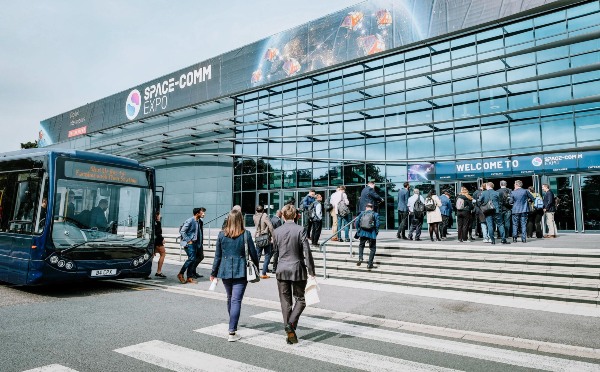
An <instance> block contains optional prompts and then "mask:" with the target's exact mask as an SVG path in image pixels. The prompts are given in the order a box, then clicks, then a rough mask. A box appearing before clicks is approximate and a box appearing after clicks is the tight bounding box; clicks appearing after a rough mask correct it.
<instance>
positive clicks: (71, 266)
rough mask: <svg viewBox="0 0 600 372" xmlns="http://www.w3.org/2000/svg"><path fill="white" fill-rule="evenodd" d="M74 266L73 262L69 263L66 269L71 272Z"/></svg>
mask: <svg viewBox="0 0 600 372" xmlns="http://www.w3.org/2000/svg"><path fill="white" fill-rule="evenodd" d="M73 266H74V265H73V262H67V264H66V265H65V268H66V269H67V270H71V269H73Z"/></svg>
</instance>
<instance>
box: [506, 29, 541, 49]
mask: <svg viewBox="0 0 600 372" xmlns="http://www.w3.org/2000/svg"><path fill="white" fill-rule="evenodd" d="M531 40H535V39H534V36H533V30H528V31H523V32H519V33H517V34H509V35H507V36H505V37H504V44H505V45H506V46H509V45H518V44H523V43H527V42H531Z"/></svg>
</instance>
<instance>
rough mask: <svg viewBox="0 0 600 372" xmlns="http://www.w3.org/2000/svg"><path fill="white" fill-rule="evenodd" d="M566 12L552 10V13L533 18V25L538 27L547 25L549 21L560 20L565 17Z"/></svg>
mask: <svg viewBox="0 0 600 372" xmlns="http://www.w3.org/2000/svg"><path fill="white" fill-rule="evenodd" d="M566 14H567V13H566V11H565V10H562V11H556V12H552V13H549V14H546V15H543V16H538V17H536V18H534V19H533V23H534V25H535V27H539V26H543V25H547V24H549V23H554V22H558V21H562V20H564V19H565V18H566Z"/></svg>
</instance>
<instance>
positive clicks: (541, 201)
mask: <svg viewBox="0 0 600 372" xmlns="http://www.w3.org/2000/svg"><path fill="white" fill-rule="evenodd" d="M533 207H534V208H535V209H543V208H544V199H542V197H541V196H539V195H538V196H536V197H535V200H534V201H533Z"/></svg>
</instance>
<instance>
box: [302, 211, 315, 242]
mask: <svg viewBox="0 0 600 372" xmlns="http://www.w3.org/2000/svg"><path fill="white" fill-rule="evenodd" d="M302 222H303V224H304V232H305V233H306V237H307V238H308V239H310V238H311V235H310V234H312V227H313V222H312V221H311V220H310V216H309V214H308V212H304V214H303V215H302Z"/></svg>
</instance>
